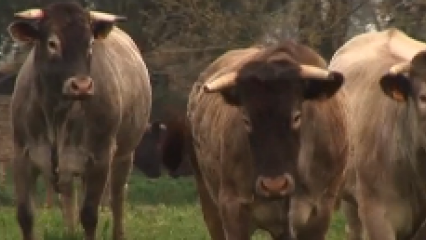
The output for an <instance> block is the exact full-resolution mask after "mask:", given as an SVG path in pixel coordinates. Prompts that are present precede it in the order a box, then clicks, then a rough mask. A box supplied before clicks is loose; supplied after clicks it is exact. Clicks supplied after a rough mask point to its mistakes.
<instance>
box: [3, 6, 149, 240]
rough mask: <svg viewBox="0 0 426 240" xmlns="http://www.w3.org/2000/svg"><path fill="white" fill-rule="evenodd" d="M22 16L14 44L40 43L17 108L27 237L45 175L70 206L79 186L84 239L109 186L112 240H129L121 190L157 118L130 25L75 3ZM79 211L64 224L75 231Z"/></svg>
mask: <svg viewBox="0 0 426 240" xmlns="http://www.w3.org/2000/svg"><path fill="white" fill-rule="evenodd" d="M15 15H16V16H17V18H18V20H16V21H14V22H13V23H11V24H10V26H9V28H8V29H9V32H10V35H11V36H12V37H13V38H14V39H15V40H17V41H24V42H32V43H33V44H34V47H33V49H32V51H31V52H30V53H29V55H28V57H27V59H26V61H25V63H24V64H23V66H22V67H21V69H20V72H19V74H18V77H17V80H16V84H15V89H14V93H13V95H12V103H11V108H12V126H13V140H14V149H15V159H14V161H13V165H14V176H15V188H16V193H17V200H16V201H17V218H18V222H19V225H20V227H21V230H22V234H23V238H24V239H34V231H33V222H34V221H33V209H32V205H31V198H32V196H31V192H32V190H33V187H34V184H33V183H34V182H35V179H36V177H37V175H38V174H37V173H39V172H40V173H41V174H43V175H44V176H47V177H48V178H49V179H52V180H53V184H54V185H55V186H56V187H57V189H58V190H59V191H60V192H61V197H63V198H64V201H70V202H71V201H72V199H73V191H72V189H73V188H72V186H73V184H72V183H73V177H74V176H79V177H81V179H82V180H83V181H82V182H83V185H84V186H83V189H84V193H83V196H82V206H81V212H80V220H81V223H82V225H83V229H84V232H85V239H95V237H96V225H97V221H98V207H99V203H100V201H101V196H102V193H103V191H104V188H105V185H106V182H107V179H110V187H111V209H112V215H113V234H112V235H113V239H122V238H123V200H124V186H125V184H126V182H127V179H128V175H129V172H130V171H131V167H132V160H133V152H134V149H135V148H136V146H137V144H138V143H139V141H140V140H141V137H142V135H143V132H144V130H145V128H146V126H147V124H148V119H149V114H150V111H151V86H150V84H149V76H148V70H147V68H146V66H145V64H144V62H143V60H142V57H141V54H140V52H139V50H138V48H137V46H136V45H135V43H134V42H133V41H132V39H131V38H130V37H129V36H128V35H127V34H126V33H125V32H123V31H122V30H120V29H119V28H117V27H115V26H114V24H115V22H116V21H118V20H120V19H123V18H122V17H119V16H115V15H112V14H107V13H100V12H94V11H90V12H89V11H86V10H84V9H83V8H82V7H81V6H80V5H78V4H77V3H73V2H58V3H54V4H50V5H48V6H46V7H44V8H43V9H32V10H27V11H23V12H20V13H17V14H15ZM21 19H22V20H21ZM69 205H71V206H75V204H69ZM73 212H74V211H71V210H70V211H69V212H68V214H67V215H69V216H66V220H67V221H68V222H69V223H68V225H69V226H71V227H70V229H72V226H73V224H74V220H75V219H74V216H73Z"/></svg>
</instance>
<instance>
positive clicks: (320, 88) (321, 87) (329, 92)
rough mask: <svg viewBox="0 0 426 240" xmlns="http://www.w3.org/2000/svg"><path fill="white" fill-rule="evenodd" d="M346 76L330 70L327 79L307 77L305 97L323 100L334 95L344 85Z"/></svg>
mask: <svg viewBox="0 0 426 240" xmlns="http://www.w3.org/2000/svg"><path fill="white" fill-rule="evenodd" d="M343 82H344V77H343V75H342V74H341V73H339V72H330V74H329V75H328V77H327V79H306V80H305V83H306V84H305V93H304V95H305V99H307V100H323V99H328V98H330V97H332V96H333V95H334V94H335V93H336V92H337V91H339V89H340V88H341V87H342V85H343Z"/></svg>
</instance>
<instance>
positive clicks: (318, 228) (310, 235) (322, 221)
mask: <svg viewBox="0 0 426 240" xmlns="http://www.w3.org/2000/svg"><path fill="white" fill-rule="evenodd" d="M332 210H333V208H332V207H331V206H330V207H325V208H323V209H321V210H318V211H319V212H318V213H317V215H316V216H315V217H313V218H311V219H310V220H309V222H308V224H307V225H306V226H304V227H303V228H302V229H300V230H299V231H298V232H297V238H296V239H297V240H325V239H326V235H327V231H328V229H329V226H330V221H331V215H332Z"/></svg>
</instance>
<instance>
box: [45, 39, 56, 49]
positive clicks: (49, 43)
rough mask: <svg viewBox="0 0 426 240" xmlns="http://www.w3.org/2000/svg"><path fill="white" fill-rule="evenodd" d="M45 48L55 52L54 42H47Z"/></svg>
mask: <svg viewBox="0 0 426 240" xmlns="http://www.w3.org/2000/svg"><path fill="white" fill-rule="evenodd" d="M47 47H49V49H51V50H56V42H55V41H53V40H49V41H48V42H47Z"/></svg>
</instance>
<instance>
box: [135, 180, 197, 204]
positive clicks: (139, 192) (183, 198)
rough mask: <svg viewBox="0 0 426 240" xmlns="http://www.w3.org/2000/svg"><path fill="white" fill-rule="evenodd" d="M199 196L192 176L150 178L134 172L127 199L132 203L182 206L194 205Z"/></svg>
mask: <svg viewBox="0 0 426 240" xmlns="http://www.w3.org/2000/svg"><path fill="white" fill-rule="evenodd" d="M197 198H198V196H197V192H196V188H195V182H194V179H193V178H192V177H180V178H177V179H174V178H170V177H168V176H163V177H161V178H158V179H148V178H146V177H144V176H143V175H141V174H138V173H136V172H134V173H133V174H132V176H131V178H130V181H129V191H128V195H127V200H128V201H129V203H130V204H145V205H160V204H164V205H166V206H181V205H188V204H190V205H192V204H194V203H196V202H197V201H198V200H197Z"/></svg>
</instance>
